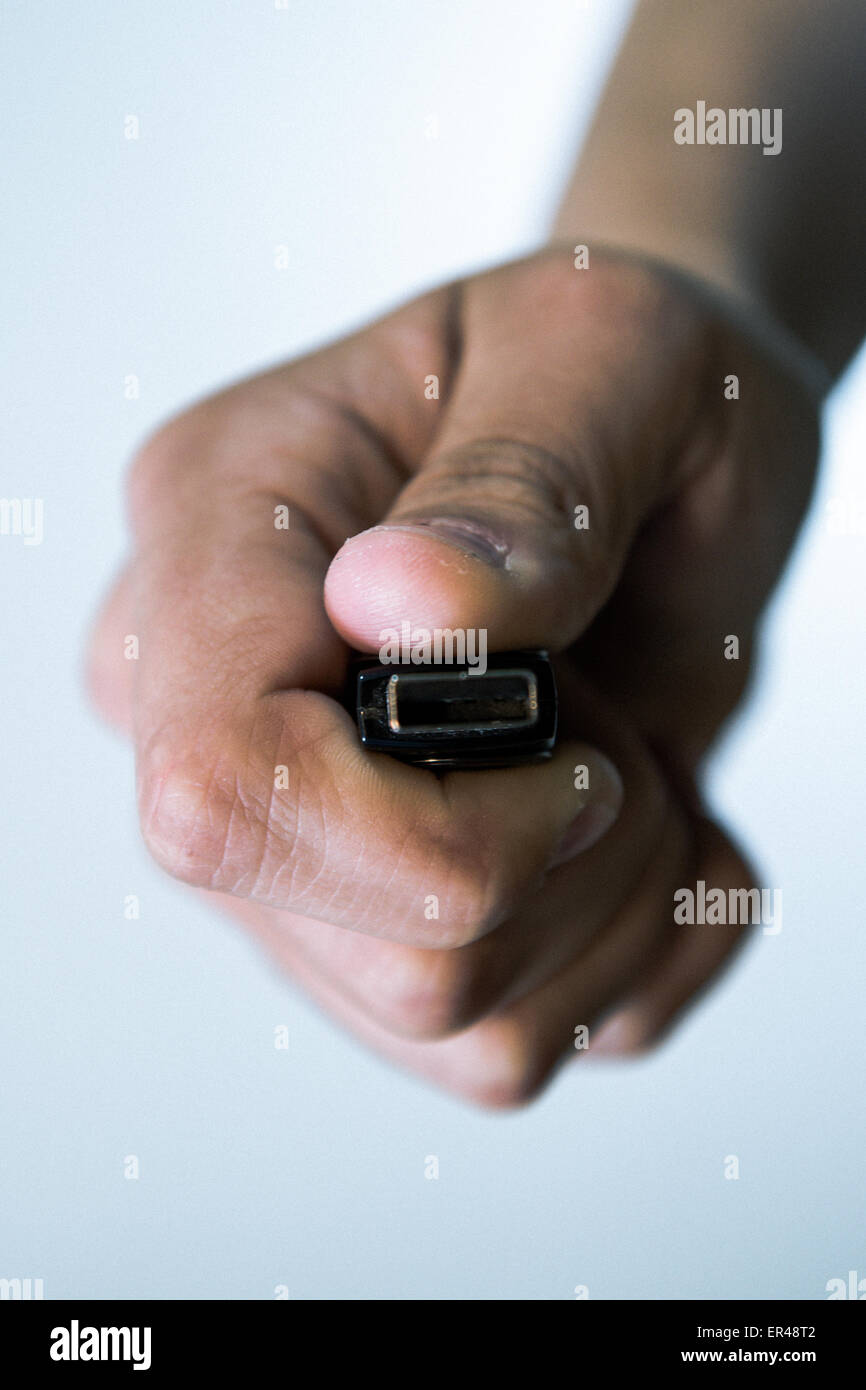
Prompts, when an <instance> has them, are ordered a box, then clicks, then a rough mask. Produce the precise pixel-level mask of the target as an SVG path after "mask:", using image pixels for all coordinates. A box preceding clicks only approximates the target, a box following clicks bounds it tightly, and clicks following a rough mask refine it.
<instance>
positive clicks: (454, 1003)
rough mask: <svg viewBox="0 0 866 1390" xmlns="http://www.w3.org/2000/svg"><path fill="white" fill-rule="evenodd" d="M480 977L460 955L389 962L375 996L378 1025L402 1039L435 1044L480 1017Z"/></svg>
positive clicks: (424, 954)
mask: <svg viewBox="0 0 866 1390" xmlns="http://www.w3.org/2000/svg"><path fill="white" fill-rule="evenodd" d="M474 986H475V973H474V972H473V971H472V970H471V969H469V968H467V966H466V964H465V962H464V961H463V960H462V959H461V953H460V952H459V951H417V952H413V953H412V954H411V956H409V957H406V958H404V959H403V960H402V961H401V962H400V964H399V966H395V964H394V963H393V962H390V963H389V965H388V969H387V971H386V972H385V976H384V977H383V978H381V979H380V980H379V981H378V982H377V988H376V992H375V997H376V1008H377V1013H378V1017H379V1022H380V1023H382V1025H383V1026H384V1027H386V1028H387V1029H388V1031H389V1032H391V1033H395V1034H397V1035H398V1036H400V1037H404V1038H410V1039H412V1040H413V1041H418V1042H434V1041H437V1040H439V1039H442V1038H447V1037H450V1036H452V1035H453V1034H455V1033H459V1032H462V1031H463V1029H464V1028H467V1027H468V1026H469V1025H470V1024H471V1023H473V1022H475V1019H476V1017H477V1006H476V1004H475V1003H474V997H475V988H474Z"/></svg>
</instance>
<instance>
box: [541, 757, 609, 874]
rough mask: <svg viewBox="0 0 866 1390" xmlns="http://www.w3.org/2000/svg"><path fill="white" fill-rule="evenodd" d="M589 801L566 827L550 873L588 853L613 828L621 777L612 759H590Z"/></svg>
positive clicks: (550, 866)
mask: <svg viewBox="0 0 866 1390" xmlns="http://www.w3.org/2000/svg"><path fill="white" fill-rule="evenodd" d="M588 767H589V786H588V788H587V792H588V798H589V799H588V800H587V802H586V804H585V805H584V806H582V807H581V809H580V810H579V811H578V813H577V815H576V816H575V817H574V819H573V820H572V821H571V822H570V823H569V825H568V826H567V827H566V830H565V833H564V835H563V836H562V839H561V840H560V842H559V844H558V845H557V847H556V849H555V850H554V852H553V854H552V856H551V858H550V860H549V861H548V865H547V868H548V871H549V870H550V869H555V868H557V866H558V865H560V864H566V863H567V862H568V861H569V859H574V858H575V856H576V855H578V854H585V853H586V851H587V850H588V849H591V848H592V846H593V845H594V844H597V843H598V841H599V840H600V839H601V837H602V835H604V834H606V832H607V831H608V830H609V829H610V827H611V826H612V825H613V823H614V821H615V820H616V819H617V817H618V816H619V813H620V809H621V807H622V799H623V786H622V778H621V777H620V775H619V773H618V772H617V770H616V768H615V767H614V765H613V763H612V762H611V761H610V759H609V758H606V757H605V756H604V754H602V753H594V754H593V755H592V757H591V759H589V760H588Z"/></svg>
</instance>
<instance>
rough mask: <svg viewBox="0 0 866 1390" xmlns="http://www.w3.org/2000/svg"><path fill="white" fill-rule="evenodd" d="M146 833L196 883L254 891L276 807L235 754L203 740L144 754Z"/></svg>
mask: <svg viewBox="0 0 866 1390" xmlns="http://www.w3.org/2000/svg"><path fill="white" fill-rule="evenodd" d="M139 814H140V820H141V829H142V835H143V838H144V841H145V844H146V845H147V848H148V850H149V851H150V853H151V855H152V856H153V858H154V859H155V860H156V861H157V863H158V864H159V865H160V866H161V867H162V868H164V869H165V870H166V871H167V872H168V873H169V874H171V875H172V877H174V878H177V879H180V881H181V882H183V883H187V884H190V885H192V886H193V887H196V888H211V889H216V890H219V891H222V892H227V893H249V892H251V890H252V888H253V887H254V885H255V882H256V880H257V878H258V876H259V874H260V872H261V866H262V862H263V859H264V853H265V845H266V841H267V836H268V808H267V805H266V804H265V803H264V802H263V801H262V799H261V798H260V797H259V796H257V795H256V794H255V793H253V792H252V791H251V790H250V787H249V784H248V783H247V784H245V782H244V779H243V777H242V776H240V775H239V772H238V763H237V760H236V759H235V758H234V757H233V756H232V753H231V750H229V751H228V752H225V751H221V752H219V753H209V752H208V751H206V750H204V749H201V748H198V747H196V746H194V745H193V746H191V747H185V748H182V749H181V750H180V751H179V752H178V751H177V750H173V751H171V752H168V753H163V754H162V755H160V754H159V753H157V752H156V751H155V750H154V751H152V752H151V753H150V754H149V755H148V756H147V757H146V758H145V760H144V763H143V767H142V770H141V773H140V778H139Z"/></svg>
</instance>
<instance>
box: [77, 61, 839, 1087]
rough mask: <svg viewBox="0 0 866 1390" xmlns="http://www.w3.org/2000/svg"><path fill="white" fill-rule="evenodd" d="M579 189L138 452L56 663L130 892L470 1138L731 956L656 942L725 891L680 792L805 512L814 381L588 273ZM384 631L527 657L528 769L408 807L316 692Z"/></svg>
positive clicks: (600, 255)
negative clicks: (79, 616) (554, 704)
mask: <svg viewBox="0 0 866 1390" xmlns="http://www.w3.org/2000/svg"><path fill="white" fill-rule="evenodd" d="M624 52H626V54H627V53H628V45H627V46H626V50H624ZM638 56H639V54H638ZM629 61H631V60H629ZM628 82H629V71H628V64H626V68H625V70H624V71H623V70H622V69H621V68H620V69H618V70H617V71H615V73H614V77H613V79H612V87H614V88H616V87H617V85H619V86H620V87H621V89H622V91H623V92H627V90H628ZM605 100H606V101H610V100H612V98H611V96H610V93H609V94H608V96H607V97H606V98H605ZM676 104H679V103H676ZM622 106H623V110H628V109H630V107H629V102H628V101H627V100H626V98H625V96H623V99H622ZM665 119H666V121H667V123H668V126H670V121H671V113H670V112H669V111H667V108H665ZM599 138H601V137H599V136H598V135H596V136H595V137H591V139H590V144H589V146H588V149H587V153H586V155H585V158H586V159H587V160H588V161H589V163H588V166H587V167H588V168H589V169H590V170H591V169H592V168H594V167H596V166H597V164H598V150H597V146H596V145H594V144H593V140H594V139H595V140H598V139H599ZM604 138H607V137H606V136H605V137H604ZM758 157H759V158H760V155H759V156H758ZM765 162H769V161H765ZM579 173H580V171H578V177H577V179H576V183H575V185H574V186H573V188H572V190H571V192H570V193H569V196H568V199H567V200H566V205H565V207H564V209H563V212H562V214H561V217H560V226H559V232H560V234H561V236H562V237H563V238H564V239H558V240H556V241H555V242H554V243H553V244H552V245H551V246H550V247H548V248H546V249H545V250H544V251H542V252H540V253H538V254H537V255H535V256H532V257H530V258H528V259H526V260H522V261H519V262H515V263H512V264H509V265H506V266H503V267H500V268H497V269H495V270H492V271H488V272H486V273H484V274H481V275H476V276H472V277H469V278H467V279H465V280H462V281H459V282H457V283H455V284H452V285H448V286H445V287H442V288H440V289H437V290H435V291H433V292H432V293H430V294H427V295H424V296H422V297H421V298H419V299H416V300H414V301H413V302H411V303H409V304H406V305H404V306H402V307H400V308H399V309H397V310H396V311H395V312H393V313H390V314H388V315H386V316H385V317H384V318H382V319H380V320H378V321H377V322H375V323H373V324H371V325H369V326H368V327H366V328H364V329H363V330H362V331H360V332H358V333H356V334H354V335H352V336H351V337H348V338H345V339H343V340H341V341H340V342H337V343H335V344H334V345H332V346H330V347H328V348H326V349H324V350H322V351H319V352H316V353H314V354H312V355H310V356H308V357H305V358H302V359H300V360H298V361H295V362H292V363H290V364H288V365H285V366H281V367H279V368H277V369H276V370H274V371H270V372H267V373H265V374H263V375H260V376H257V377H255V378H252V379H250V380H248V381H245V382H242V383H240V384H239V385H237V386H234V387H232V388H231V389H230V390H228V391H224V392H222V393H220V394H219V395H216V396H214V397H211V398H210V399H209V400H206V401H204V402H202V403H200V404H198V405H196V406H194V407H193V408H192V409H191V410H189V411H187V412H185V413H184V414H183V415H182V416H180V417H179V418H177V419H176V420H174V421H172V422H171V423H170V424H169V425H167V426H165V427H164V428H163V429H162V430H160V431H159V433H158V434H157V435H155V436H154V437H153V438H152V439H151V440H150V441H149V442H148V443H147V444H146V445H145V447H144V449H143V450H142V452H141V453H140V455H139V456H138V458H137V459H136V461H135V463H134V466H133V469H132V473H131V478H130V489H129V501H130V518H131V527H132V532H133V552H132V556H131V559H130V562H129V565H128V567H127V569H126V570H125V572H124V573H123V575H122V576H121V577H120V579H119V581H118V582H117V584H116V586H115V588H114V590H113V592H112V594H111V595H110V597H109V599H108V601H107V603H106V605H105V607H104V609H103V611H102V613H101V615H100V617H99V620H98V622H97V625H96V629H95V633H94V638H93V643H92V648H91V655H90V687H91V690H92V692H93V696H94V699H95V701H96V703H97V706H98V707H99V708H100V710H101V711H102V713H103V714H104V715H105V716H106V717H107V718H108V719H109V720H110V721H111V722H113V723H114V724H116V725H118V726H119V727H121V728H122V729H124V730H125V731H126V732H128V733H129V734H130V736H131V737H132V739H133V742H134V744H135V750H136V765H137V776H138V787H139V804H140V810H141V822H142V830H143V834H144V837H145V840H146V842H147V844H148V846H149V848H150V850H151V852H152V853H153V854H154V856H155V857H156V859H157V860H158V862H159V863H160V864H162V865H163V867H165V868H166V869H167V870H168V871H169V872H170V873H171V874H173V875H174V876H175V877H177V878H179V879H181V880H182V881H184V882H186V883H188V884H190V885H192V886H193V887H194V888H197V889H200V890H207V891H208V892H209V894H210V895H211V896H212V898H213V900H214V901H215V902H216V903H217V904H218V905H219V906H220V907H221V908H223V909H224V910H225V911H226V912H228V913H230V914H231V915H232V916H233V917H235V918H236V919H237V920H239V921H240V922H241V923H242V925H243V926H244V928H245V929H246V930H247V931H248V932H250V933H251V934H252V935H253V936H254V937H255V938H256V939H258V940H259V941H261V942H262V943H263V945H264V946H265V947H266V948H267V949H268V950H269V951H270V952H271V953H272V954H273V956H274V957H275V959H276V960H278V961H279V963H280V965H281V966H283V967H285V968H286V969H287V970H288V972H289V973H290V975H291V976H292V978H293V979H295V980H296V981H297V982H298V983H300V984H301V985H302V986H303V987H304V988H305V989H306V990H307V991H308V992H309V993H310V994H311V995H312V996H313V998H314V999H316V1000H317V1001H318V1002H319V1003H320V1004H321V1005H322V1007H324V1008H325V1009H326V1010H327V1011H328V1012H329V1013H330V1014H332V1015H333V1016H334V1017H335V1018H336V1019H338V1020H339V1021H340V1022H341V1023H343V1024H345V1025H346V1026H348V1027H349V1028H351V1029H352V1030H353V1031H354V1032H355V1033H356V1034H357V1035H358V1036H359V1037H361V1038H362V1039H363V1040H364V1041H365V1042H367V1043H368V1044H369V1045H371V1046H372V1047H374V1048H376V1049H377V1050H378V1051H380V1052H382V1053H383V1054H384V1055H386V1056H387V1057H389V1058H391V1059H392V1060H394V1061H395V1062H397V1063H399V1064H400V1065H402V1066H405V1067H408V1068H410V1069H411V1070H413V1071H415V1072H416V1073H418V1074H420V1075H422V1076H424V1077H426V1078H428V1079H429V1080H430V1081H432V1082H433V1083H435V1084H437V1085H439V1086H441V1087H444V1088H446V1089H448V1090H450V1091H452V1092H454V1093H456V1094H458V1095H460V1096H462V1097H464V1098H466V1099H469V1100H472V1101H474V1102H477V1103H481V1104H485V1105H489V1106H497V1107H498V1106H511V1105H515V1104H520V1103H522V1102H524V1101H526V1100H528V1099H529V1098H531V1097H532V1096H534V1095H535V1094H537V1092H538V1091H539V1089H540V1088H541V1087H542V1086H543V1085H544V1083H545V1082H546V1081H547V1080H549V1078H550V1077H551V1076H552V1075H553V1073H554V1072H555V1070H556V1069H557V1067H558V1066H559V1065H560V1064H561V1063H562V1062H563V1060H565V1059H566V1058H568V1057H569V1056H570V1057H575V1056H576V1055H579V1054H577V1053H576V1052H575V1050H574V1035H575V1029H576V1028H577V1027H579V1026H580V1025H586V1026H588V1027H589V1029H590V1038H591V1055H594V1056H598V1055H614V1054H620V1055H622V1054H626V1053H629V1052H633V1051H638V1050H641V1049H643V1048H645V1047H646V1046H648V1045H649V1044H651V1043H652V1042H654V1041H657V1040H658V1039H659V1038H660V1037H661V1036H662V1035H663V1034H664V1033H665V1032H666V1031H667V1029H668V1028H669V1027H670V1025H671V1023H672V1021H673V1020H674V1019H675V1018H676V1017H677V1016H678V1015H679V1014H680V1012H681V1011H682V1010H683V1009H684V1008H685V1007H686V1005H687V1004H688V1003H689V1002H691V1001H692V1000H693V999H694V998H695V997H696V996H697V995H698V994H699V993H700V991H701V990H702V989H703V988H704V987H705V986H706V984H707V983H708V982H709V981H710V980H711V979H712V978H713V977H714V976H715V975H716V974H717V973H718V972H719V971H720V970H721V969H722V968H723V967H724V965H725V964H726V962H727V961H728V959H729V958H730V956H731V954H732V952H733V951H734V950H735V948H736V947H737V945H738V944H739V942H740V940H741V937H742V932H743V929H742V928H739V927H736V926H732V927H722V926H714V927H711V928H703V929H700V928H694V927H686V926H677V925H676V924H675V923H674V921H673V893H674V891H675V890H676V889H677V888H678V887H683V886H688V885H694V883H695V881H696V880H697V879H700V878H702V879H704V880H705V881H706V882H707V883H708V884H711V885H713V886H715V887H719V888H722V889H725V890H726V889H728V888H729V887H733V888H745V887H748V886H750V884H751V883H752V881H753V876H752V874H751V871H750V869H749V867H748V865H747V864H746V862H745V861H744V859H743V857H742V855H741V854H740V852H739V850H738V849H737V848H736V847H735V846H734V844H733V843H732V842H731V840H730V839H729V838H728V836H727V835H726V833H725V832H724V831H723V830H722V828H721V827H720V826H719V825H717V824H715V823H714V822H713V820H712V819H711V818H710V817H708V815H707V814H706V813H705V811H704V809H703V808H702V805H701V800H700V795H699V790H698V777H697V773H698V770H699V766H700V762H701V759H702V757H703V755H704V754H705V752H706V750H707V749H708V747H709V746H710V744H711V743H712V740H713V738H714V737H715V735H716V733H717V731H718V729H719V728H720V726H721V725H722V724H723V722H724V721H725V719H726V718H727V717H728V715H729V714H730V713H731V711H732V710H733V709H734V708H735V707H736V705H737V703H738V701H739V700H740V698H741V696H742V694H743V691H744V689H745V687H746V684H747V680H748V670H749V666H750V662H751V658H752V655H753V650H754V645H755V635H756V629H757V625H758V623H759V619H760V614H761V610H762V608H763V606H764V604H765V601H766V598H767V595H768V593H769V592H770V590H771V588H772V586H773V584H774V583H775V581H776V579H777V577H778V574H779V572H780V569H781V567H782V566H783V564H784V561H785V557H786V554H787V552H788V549H789V547H790V544H791V541H792V539H793V536H794V535H795V533H796V530H797V526H798V524H799V521H800V519H801V517H802V514H803V511H804V509H805V506H806V504H807V501H808V498H809V494H810V490H811V486H812V481H813V475H814V468H815V460H816V454H817V446H818V426H817V418H818V405H819V401H820V395H821V391H822V389H823V388H824V386H825V385H826V380H827V375H826V373H825V372H823V371H822V369H821V360H820V359H819V358H817V357H816V355H815V354H814V353H813V352H812V351H811V349H813V348H815V347H817V343H812V342H810V341H808V334H806V333H801V334H800V335H799V336H798V337H792V335H791V333H790V331H789V329H790V326H791V325H790V324H788V326H787V327H784V326H783V325H784V319H783V316H781V315H779V314H776V313H775V312H774V311H773V310H772V306H768V301H767V297H766V296H765V297H763V298H762V297H759V296H755V295H752V294H751V292H750V291H749V290H748V289H747V287H746V282H745V281H744V280H740V279H736V278H735V279H733V280H732V281H731V282H726V280H725V276H724V275H723V274H721V273H716V272H717V266H716V265H715V264H714V263H712V262H711V260H710V259H709V258H708V261H707V267H706V272H705V274H704V276H703V281H704V282H705V283H704V284H696V283H695V282H694V281H693V280H692V279H691V278H690V276H689V275H682V274H679V273H678V272H677V269H676V267H677V266H678V265H679V266H680V268H681V269H685V270H686V271H688V272H692V271H693V270H694V269H695V267H694V266H693V265H692V264H690V263H689V258H688V257H687V256H683V257H681V258H680V259H679V262H678V260H677V258H676V256H675V255H673V254H672V252H671V249H670V248H668V247H660V246H659V245H656V244H652V245H648V246H647V247H646V248H645V250H647V251H648V252H649V253H651V254H650V255H644V254H635V252H639V251H640V249H641V248H640V247H639V246H637V245H635V244H634V243H635V241H639V240H640V238H639V236H638V235H637V232H635V236H634V237H632V236H629V237H625V238H623V247H624V249H618V248H617V247H616V238H615V237H613V236H611V234H610V230H609V228H608V227H607V226H606V225H605V214H604V211H603V209H602V206H601V203H602V202H603V200H601V199H599V197H598V196H597V192H596V191H594V190H595V185H594V184H593V177H594V176H592V175H591V173H588V174H587V176H586V179H585V181H583V182H582V181H581V178H580V177H579ZM666 196H667V192H666ZM575 200H577V201H578V202H579V201H581V200H583V204H584V211H585V215H586V216H587V218H588V219H589V222H588V225H590V224H591V225H592V228H593V237H594V238H595V237H596V236H597V240H595V239H593V249H592V259H591V269H590V270H589V271H578V270H576V269H575V267H574V264H573V251H572V246H573V241H574V239H575V234H574V233H573V231H572V229H573V227H574V226H576V225H577V224H576V223H575V222H573V221H572V220H571V218H572V216H573V215H575V214H573V212H571V211H569V205H570V204H575ZM575 205H576V204H575ZM620 216H621V214H620V213H617V214H616V217H617V218H619V217H620ZM635 225H636V224H635ZM578 239H579V240H581V241H586V239H587V238H586V236H581V237H579V238H578ZM687 239H688V240H689V242H690V244H694V238H687ZM662 250H663V251H664V252H665V253H666V260H667V261H668V264H667V265H664V264H659V263H658V262H657V261H656V260H655V259H653V257H655V256H656V255H658V254H659V253H660V252H661V251H662ZM741 260H742V257H741V256H740V253H739V251H738V252H737V256H734V255H733V254H731V255H730V256H729V257H728V258H727V261H726V264H728V265H732V264H733V263H734V261H741ZM707 286H710V287H711V290H712V287H715V289H716V290H719V291H721V292H722V295H721V298H719V297H718V296H716V295H714V294H713V293H712V292H710V293H708V292H707ZM744 311H746V312H744ZM800 326H801V327H802V325H800ZM839 351H840V352H841V348H840V349H839ZM837 355H838V354H837ZM824 360H825V362H826V361H829V358H825V359H824ZM731 372H735V373H736V374H737V376H738V378H739V383H740V389H739V399H738V400H736V401H730V400H726V399H725V395H724V382H725V377H726V376H727V374H729V373H731ZM431 375H435V376H436V377H437V378H438V380H439V396H438V399H428V398H427V395H425V389H424V387H425V381H426V380H427V379H428V378H429V377H430V376H431ZM281 505H287V506H288V507H289V509H290V525H289V529H288V530H282V529H277V528H276V527H275V525H274V509H275V507H278V506H281ZM579 505H586V506H588V507H589V516H590V525H589V527H588V529H586V530H578V529H576V528H575V526H574V508H575V507H576V506H579ZM347 538H349V539H347ZM482 541H486V542H487V543H488V545H489V547H490V549H491V559H490V561H488V560H486V559H484V558H482V556H481V555H480V553H479V544H480V542H482ZM402 621H409V622H410V623H411V625H412V627H413V628H415V627H418V626H423V627H428V628H433V627H443V628H444V627H476V628H486V629H487V632H488V642H489V647H490V649H491V650H497V649H508V648H512V647H517V646H523V645H526V646H540V647H547V648H549V649H550V650H551V651H552V652H554V653H556V654H557V661H558V676H559V683H560V693H561V703H562V713H563V737H562V738H561V740H560V744H559V747H558V750H557V753H556V755H555V757H554V759H553V760H552V761H551V762H550V763H548V764H545V765H542V766H536V767H529V768H514V769H507V770H496V771H489V772H472V773H466V772H464V773H459V772H454V773H448V774H446V775H445V776H442V777H436V776H434V775H433V774H431V773H429V772H427V771H425V770H422V769H417V768H410V767H406V766H403V765H401V764H399V763H396V762H394V761H393V760H391V759H388V758H385V757H381V756H375V755H367V754H364V753H362V752H361V750H360V747H359V745H358V741H357V735H356V732H355V729H354V726H353V724H352V722H351V720H350V719H349V717H348V715H347V714H346V713H345V711H344V710H343V709H342V707H341V706H340V704H339V703H338V702H337V699H336V698H335V697H336V696H337V694H338V692H339V690H340V687H341V684H342V680H343V677H344V674H345V669H346V661H347V656H348V652H349V648H350V647H353V648H356V649H359V650H366V651H375V650H377V649H378V646H379V645H380V641H381V632H382V630H383V629H384V628H386V627H393V626H398V627H399V624H400V623H401V622H402ZM131 633H134V634H136V635H137V636H138V638H139V644H140V659H139V660H138V661H126V660H124V659H123V644H124V638H125V636H126V635H127V634H131ZM731 634H734V635H736V636H737V637H738V639H739V650H740V656H739V660H733V661H731V660H726V659H725V655H724V651H725V641H726V638H727V637H728V636H729V635H731ZM578 765H582V766H585V767H586V768H588V770H589V786H588V788H586V789H584V788H582V787H576V786H575V777H574V769H575V767H576V766H578ZM278 767H284V768H286V769H287V773H288V787H286V788H281V789H277V788H275V769H276V768H278ZM572 825H576V826H577V827H578V828H577V830H576V832H575V834H576V835H577V836H578V838H577V839H576V840H575V841H574V842H573V843H572V849H573V850H575V851H576V852H574V853H573V854H572V855H571V857H569V858H567V859H563V857H562V854H561V852H560V847H561V844H562V841H563V836H564V835H565V834H566V832H567V831H568V829H569V827H570V826H572ZM431 895H435V897H436V899H437V900H438V916H435V917H431V916H430V915H429V913H425V906H426V905H427V904H428V903H429V901H430V896H431Z"/></svg>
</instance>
